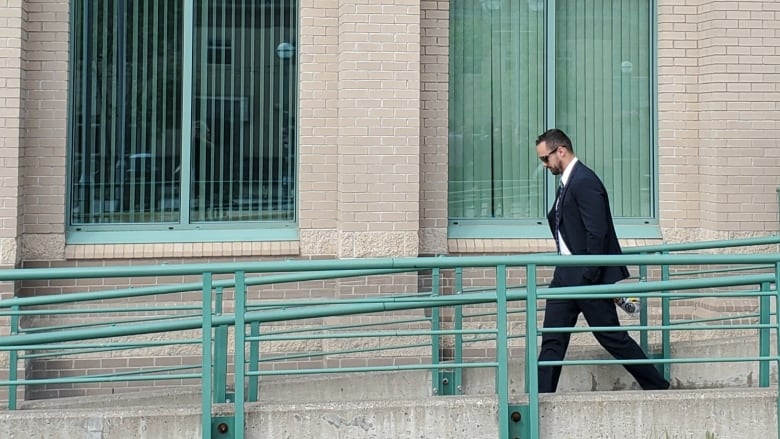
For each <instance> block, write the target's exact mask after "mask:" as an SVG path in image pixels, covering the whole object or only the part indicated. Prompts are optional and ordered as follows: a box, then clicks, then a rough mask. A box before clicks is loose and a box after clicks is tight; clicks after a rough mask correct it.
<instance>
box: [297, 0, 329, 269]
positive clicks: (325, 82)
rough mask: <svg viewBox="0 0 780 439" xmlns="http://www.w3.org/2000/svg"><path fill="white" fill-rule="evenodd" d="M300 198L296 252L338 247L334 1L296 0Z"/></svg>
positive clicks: (324, 252)
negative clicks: (297, 6) (298, 2)
mask: <svg viewBox="0 0 780 439" xmlns="http://www.w3.org/2000/svg"><path fill="white" fill-rule="evenodd" d="M300 5H301V12H300V17H301V19H300V37H299V38H300V40H299V41H300V42H299V46H300V47H299V51H300V52H299V53H300V58H299V60H298V68H299V74H298V80H299V95H300V98H299V99H300V104H299V121H298V123H299V126H300V137H299V139H298V144H299V151H300V155H299V157H298V160H299V185H298V187H299V188H300V190H299V195H298V196H299V202H298V206H299V207H298V216H299V224H300V239H301V253H302V254H304V255H326V256H333V255H335V254H336V253H337V251H338V250H337V249H338V234H337V225H338V180H337V179H338V172H339V169H338V138H339V126H338V123H339V107H338V104H339V102H338V90H337V87H338V79H339V72H338V55H337V50H338V44H339V0H301V3H300Z"/></svg>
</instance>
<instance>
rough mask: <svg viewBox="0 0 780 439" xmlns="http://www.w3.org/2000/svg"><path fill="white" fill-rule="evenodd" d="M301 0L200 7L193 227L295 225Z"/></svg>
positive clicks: (222, 1) (218, 1)
mask: <svg viewBox="0 0 780 439" xmlns="http://www.w3.org/2000/svg"><path fill="white" fill-rule="evenodd" d="M295 11H296V8H295V1H294V0H278V1H274V2H247V1H237V0H233V1H229V0H228V1H226V0H212V1H202V2H198V3H197V6H196V8H195V52H194V53H195V55H194V62H193V65H194V77H193V81H194V90H193V93H192V105H193V112H192V114H193V121H192V126H193V139H192V154H191V157H192V163H191V166H192V184H191V185H190V188H191V189H190V216H191V219H192V221H193V222H212V221H259V220H293V219H294V211H295V210H294V204H295V203H294V182H295V178H296V177H295V169H296V167H295V139H296V135H295V121H296V103H297V94H296V91H297V86H296V83H297V75H296V66H297V64H296V59H295V37H296V35H297V30H296V29H297V18H296V17H297V16H296V12H295Z"/></svg>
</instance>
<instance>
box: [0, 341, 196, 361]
mask: <svg viewBox="0 0 780 439" xmlns="http://www.w3.org/2000/svg"><path fill="white" fill-rule="evenodd" d="M200 343H202V341H201V340H193V341H190V342H187V343H178V344H190V345H194V344H200ZM178 344H172V343H166V344H147V345H140V346H128V347H124V348H118V347H95V348H85V349H73V350H58V351H55V352H45V353H40V354H23V355H20V356H19V358H20V359H26V360H32V359H36V358H55V357H64V356H67V355H79V354H94V353H98V352H122V351H131V350H133V349H144V348H150V347H160V346H176V345H178ZM15 349H21V348H18V347H15ZM34 349H42V348H34ZM47 349H49V348H47ZM0 350H3V349H0ZM5 350H10V349H7V348H6V349H5Z"/></svg>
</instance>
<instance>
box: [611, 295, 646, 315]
mask: <svg viewBox="0 0 780 439" xmlns="http://www.w3.org/2000/svg"><path fill="white" fill-rule="evenodd" d="M615 305H617V306H618V307H619V308H620V309H622V310H623V311H625V312H626V314H628V315H629V316H631V317H636V316H638V315H639V310H640V309H641V306H640V305H639V299H637V298H636V297H621V298H618V299H615Z"/></svg>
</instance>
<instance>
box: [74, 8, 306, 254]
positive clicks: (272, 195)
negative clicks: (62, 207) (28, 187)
mask: <svg viewBox="0 0 780 439" xmlns="http://www.w3.org/2000/svg"><path fill="white" fill-rule="evenodd" d="M297 8H298V6H297V1H296V0H269V1H249V0H195V1H184V0H166V1H158V0H78V1H74V2H72V15H71V17H72V36H73V38H72V46H71V47H72V50H71V95H70V96H71V97H70V104H69V110H70V111H69V120H70V126H69V145H70V146H69V151H70V152H69V176H68V182H69V183H68V184H69V191H68V195H69V209H68V231H69V232H70V233H69V236H71V237H75V238H73V239H75V240H76V241H84V242H89V241H90V238H89V236H99V235H100V232H106V233H105V234H104V235H103V238H96V239H97V240H100V239H112V240H117V239H118V240H120V241H121V240H125V241H127V242H134V241H137V240H138V239H141V238H140V237H143V236H148V237H153V238H151V239H152V240H154V241H159V240H166V239H167V240H177V239H181V238H182V237H183V236H189V237H190V238H189V239H190V240H204V238H209V239H205V240H213V239H220V236H222V238H224V237H225V236H227V235H220V234H219V233H218V232H217V233H208V234H204V229H205V230H212V231H219V230H236V229H242V228H243V229H244V231H246V230H252V229H284V228H292V229H294V222H295V220H296V218H295V211H296V209H295V205H296V196H295V186H296V184H295V183H296V139H297V135H296V123H297V73H296V72H297V64H296V59H295V46H296V44H295V41H296V38H297V35H298V22H297V17H298V11H297ZM122 231H126V232H128V233H132V234H127V235H126V236H125V238H116V237H117V236H120V235H117V232H122ZM138 231H146V232H147V233H145V234H138V233H137V232H138ZM155 231H156V232H164V233H165V235H159V234H158V235H156V236H155V235H154V232H155ZM171 232H173V233H171ZM177 233H178V235H177ZM90 234H91V235H90ZM240 236H241V237H242V239H246V238H247V237H248V235H247V234H246V233H242V234H240ZM274 236H275V237H278V235H274ZM107 237H111V238H107Z"/></svg>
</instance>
